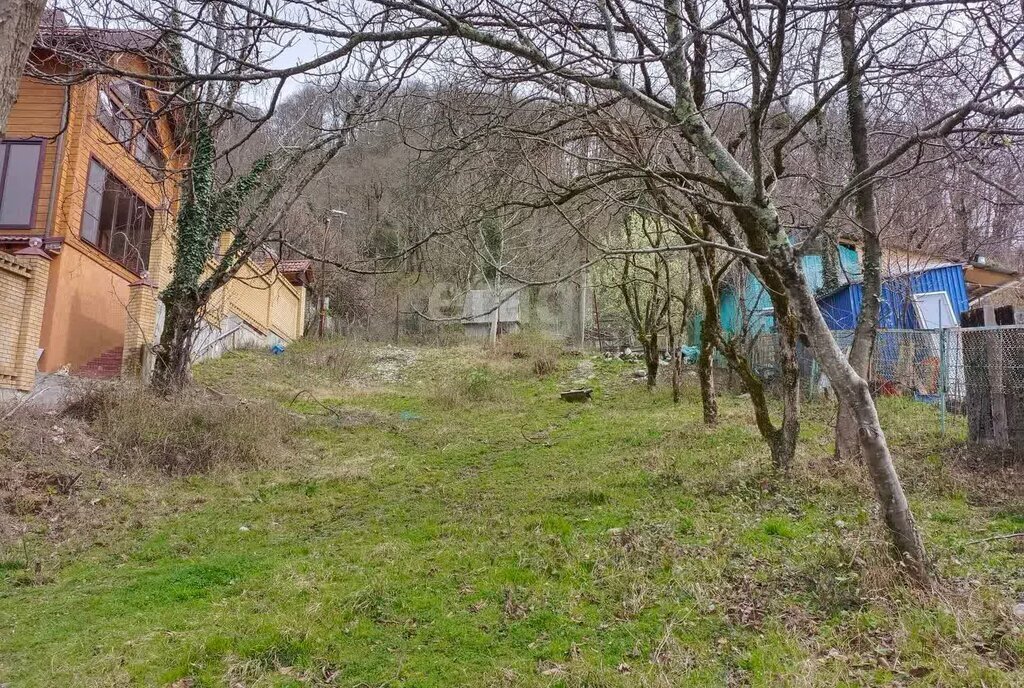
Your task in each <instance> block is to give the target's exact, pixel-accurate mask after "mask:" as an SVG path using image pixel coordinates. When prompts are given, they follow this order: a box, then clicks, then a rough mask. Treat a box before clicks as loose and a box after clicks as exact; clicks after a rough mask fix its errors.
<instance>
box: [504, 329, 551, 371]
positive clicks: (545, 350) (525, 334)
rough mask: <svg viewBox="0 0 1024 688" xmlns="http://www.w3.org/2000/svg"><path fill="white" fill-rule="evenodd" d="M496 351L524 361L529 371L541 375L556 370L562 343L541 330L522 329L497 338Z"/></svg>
mask: <svg viewBox="0 0 1024 688" xmlns="http://www.w3.org/2000/svg"><path fill="white" fill-rule="evenodd" d="M498 351H499V353H501V354H502V355H504V356H508V357H509V358H512V359H516V360H523V361H526V362H527V365H528V367H529V370H530V372H532V373H533V374H534V375H537V376H539V377H543V376H545V375H550V374H551V373H553V372H555V371H556V370H558V359H559V357H560V356H561V354H562V344H561V342H559V341H558V340H557V339H555V338H553V337H551V336H550V335H547V334H545V333H543V332H537V331H536V330H522V331H520V332H515V333H513V334H507V335H505V336H504V337H502V338H501V339H499V340H498Z"/></svg>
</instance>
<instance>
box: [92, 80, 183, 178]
mask: <svg viewBox="0 0 1024 688" xmlns="http://www.w3.org/2000/svg"><path fill="white" fill-rule="evenodd" d="M96 119H97V121H99V123H100V124H102V125H103V128H104V129H106V130H107V131H108V132H109V133H110V135H111V136H113V137H114V139H116V140H117V141H118V143H120V144H121V145H122V146H124V148H125V150H127V151H128V152H129V153H132V154H133V155H134V156H135V159H136V160H138V161H139V162H140V163H142V164H143V165H145V166H146V167H148V168H149V169H150V170H151V171H153V172H156V171H158V170H162V169H163V168H164V165H165V163H166V162H167V161H166V159H165V157H164V154H163V147H162V146H161V145H160V136H159V134H158V133H157V127H156V115H155V114H154V113H153V111H152V109H151V108H150V107H149V99H148V98H147V96H146V93H145V91H144V90H143V89H142V87H140V86H139V85H138V84H133V83H130V82H127V81H117V82H114V83H113V84H111V85H110V86H108V87H106V88H100V90H99V100H98V102H97V105H96Z"/></svg>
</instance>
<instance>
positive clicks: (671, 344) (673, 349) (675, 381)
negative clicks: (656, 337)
mask: <svg viewBox="0 0 1024 688" xmlns="http://www.w3.org/2000/svg"><path fill="white" fill-rule="evenodd" d="M668 351H669V361H670V365H671V366H672V403H673V404H678V403H679V382H680V380H679V375H680V372H681V371H680V370H679V368H680V361H679V359H680V355H679V345H678V344H677V343H676V329H675V327H674V326H673V325H672V313H671V312H670V313H669V315H668Z"/></svg>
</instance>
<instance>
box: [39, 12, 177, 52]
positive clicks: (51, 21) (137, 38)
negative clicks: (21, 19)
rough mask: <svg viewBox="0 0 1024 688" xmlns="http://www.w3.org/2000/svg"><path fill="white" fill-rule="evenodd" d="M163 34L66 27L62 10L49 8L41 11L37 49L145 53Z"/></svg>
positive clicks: (146, 31) (137, 30)
mask: <svg viewBox="0 0 1024 688" xmlns="http://www.w3.org/2000/svg"><path fill="white" fill-rule="evenodd" d="M162 35H163V34H162V32H161V31H157V30H140V29H99V28H93V27H81V26H68V22H67V17H66V16H65V14H64V13H63V12H62V11H60V10H59V9H48V10H46V11H45V12H43V17H42V19H41V20H40V22H39V34H38V35H37V36H36V47H39V48H50V49H56V48H74V49H78V50H93V51H98V52H135V53H145V52H148V51H151V50H153V48H155V47H156V46H157V45H159V43H160V40H161V37H162Z"/></svg>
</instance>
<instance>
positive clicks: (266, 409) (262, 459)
mask: <svg viewBox="0 0 1024 688" xmlns="http://www.w3.org/2000/svg"><path fill="white" fill-rule="evenodd" d="M67 413H68V414H69V415H72V416H77V417H80V418H83V419H85V420H86V421H87V422H88V423H89V425H90V426H91V429H92V431H93V433H95V435H96V436H97V437H99V438H101V439H102V441H103V450H102V451H103V452H104V454H105V455H106V456H107V458H108V460H109V461H110V463H111V465H112V466H115V467H119V468H135V467H155V468H158V469H160V470H162V471H165V472H167V473H171V474H187V473H197V472H204V471H208V470H211V469H213V468H215V467H217V466H221V465H234V466H258V465H261V464H264V463H266V462H267V461H269V460H270V459H272V458H273V457H274V456H275V455H277V454H278V453H279V452H280V451H281V449H282V446H283V444H284V441H285V438H286V437H287V435H288V433H289V431H290V429H291V426H292V422H291V420H290V419H289V417H288V415H287V414H286V413H285V412H284V411H283V410H281V409H280V408H279V407H278V406H276V405H275V404H273V403H272V402H266V401H248V400H244V399H237V398H231V397H224V396H218V395H214V394H208V393H207V394H201V393H196V391H195V390H190V391H189V392H188V393H186V394H182V395H179V396H173V397H161V396H159V395H156V394H154V393H152V392H150V391H149V390H146V389H142V388H138V387H122V386H106V387H97V388H94V389H92V390H89V391H87V392H85V393H84V394H83V395H82V396H81V398H80V399H79V400H78V401H77V402H75V403H74V404H73V405H72V406H70V407H69V408H68V410H67Z"/></svg>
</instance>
